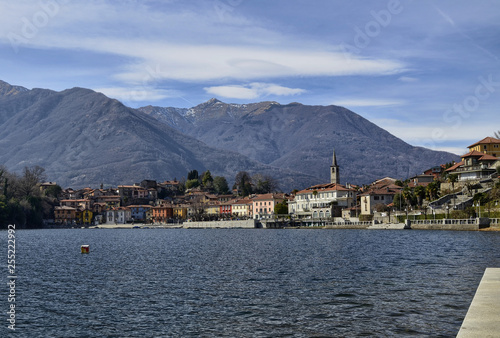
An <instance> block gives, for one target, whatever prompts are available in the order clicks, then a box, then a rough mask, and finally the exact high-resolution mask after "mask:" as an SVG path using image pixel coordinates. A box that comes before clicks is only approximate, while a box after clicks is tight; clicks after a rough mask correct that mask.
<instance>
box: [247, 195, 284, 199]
mask: <svg viewBox="0 0 500 338" xmlns="http://www.w3.org/2000/svg"><path fill="white" fill-rule="evenodd" d="M272 199H284V195H283V194H262V195H257V196H255V197H254V198H253V199H252V200H254V201H263V200H272Z"/></svg>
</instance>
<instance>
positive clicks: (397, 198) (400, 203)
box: [393, 193, 406, 210]
mask: <svg viewBox="0 0 500 338" xmlns="http://www.w3.org/2000/svg"><path fill="white" fill-rule="evenodd" d="M393 203H394V207H396V209H398V210H403V209H404V208H405V207H406V201H405V200H404V198H403V195H402V194H401V193H398V194H395V195H394V200H393Z"/></svg>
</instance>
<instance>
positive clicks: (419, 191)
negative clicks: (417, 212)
mask: <svg viewBox="0 0 500 338" xmlns="http://www.w3.org/2000/svg"><path fill="white" fill-rule="evenodd" d="M414 194H415V197H416V198H417V204H418V206H419V207H422V203H423V201H424V198H425V188H424V187H423V186H421V185H417V186H416V187H415V189H414Z"/></svg>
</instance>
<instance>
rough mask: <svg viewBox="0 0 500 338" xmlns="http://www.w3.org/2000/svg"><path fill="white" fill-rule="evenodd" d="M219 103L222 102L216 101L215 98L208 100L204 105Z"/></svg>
mask: <svg viewBox="0 0 500 338" xmlns="http://www.w3.org/2000/svg"><path fill="white" fill-rule="evenodd" d="M219 102H222V101H220V100H218V99H216V98H215V97H213V98H211V99H210V100H208V101H207V102H206V103H210V104H215V103H219Z"/></svg>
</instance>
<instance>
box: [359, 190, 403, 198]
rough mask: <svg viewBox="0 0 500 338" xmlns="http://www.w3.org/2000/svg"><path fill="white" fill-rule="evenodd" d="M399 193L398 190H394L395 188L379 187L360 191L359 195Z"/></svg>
mask: <svg viewBox="0 0 500 338" xmlns="http://www.w3.org/2000/svg"><path fill="white" fill-rule="evenodd" d="M397 193H399V190H398V191H396V190H395V189H386V188H381V189H373V190H370V191H367V192H364V193H362V194H361V195H359V196H370V195H396V194H397Z"/></svg>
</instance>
